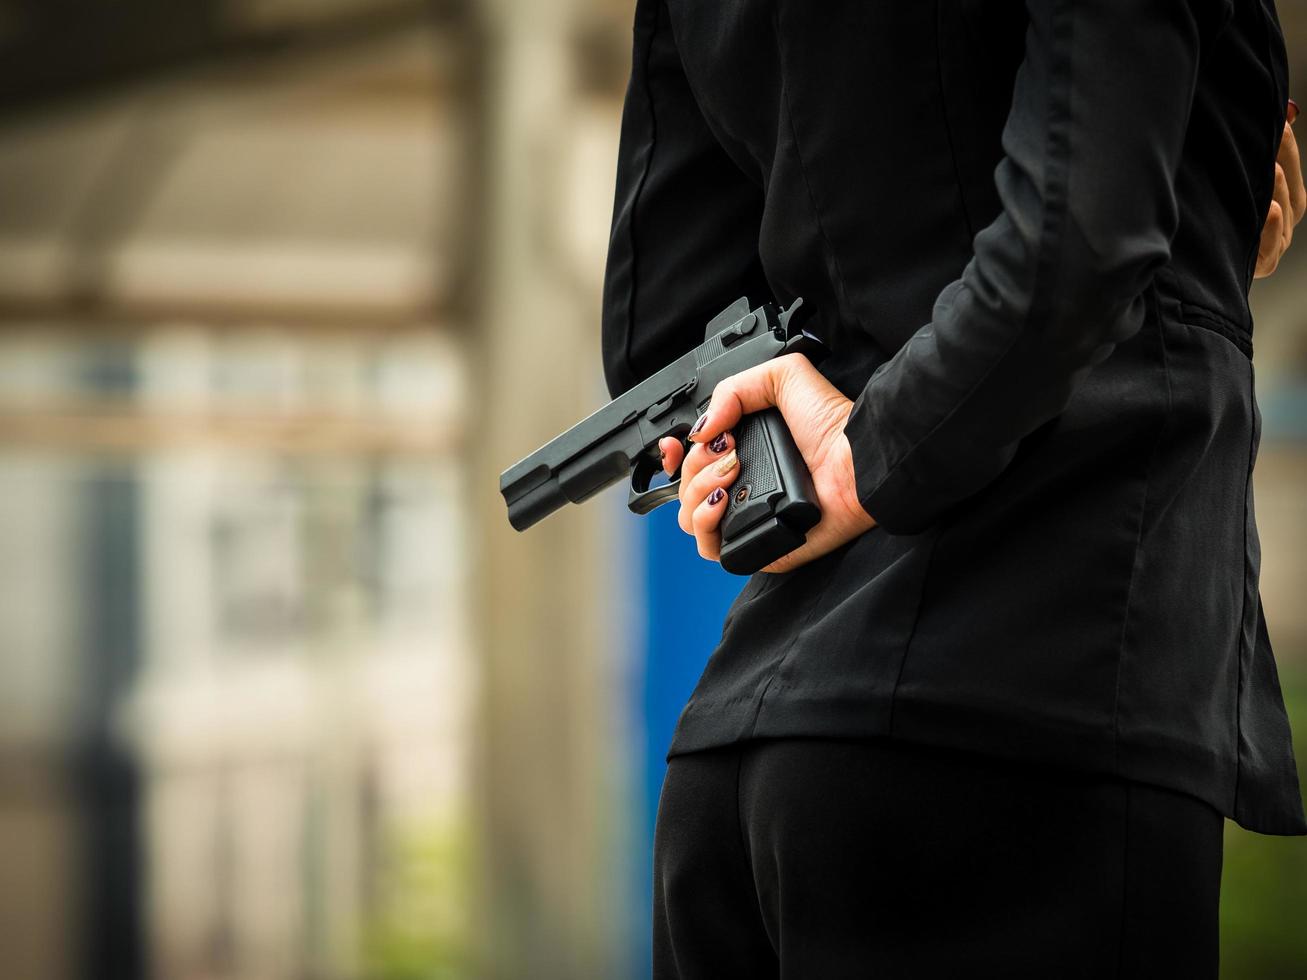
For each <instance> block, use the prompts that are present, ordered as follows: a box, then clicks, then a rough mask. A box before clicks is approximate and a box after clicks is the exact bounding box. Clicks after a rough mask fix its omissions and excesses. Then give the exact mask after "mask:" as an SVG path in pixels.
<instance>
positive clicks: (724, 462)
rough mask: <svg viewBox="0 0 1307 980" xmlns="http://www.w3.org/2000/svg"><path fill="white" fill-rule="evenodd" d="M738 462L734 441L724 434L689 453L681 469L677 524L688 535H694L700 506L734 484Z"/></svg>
mask: <svg viewBox="0 0 1307 980" xmlns="http://www.w3.org/2000/svg"><path fill="white" fill-rule="evenodd" d="M738 472H739V460H738V458H737V457H736V455H735V439H734V437H733V436H732V435H731V433H729V432H723V433H721V434H719V435H718V437H717V438H716V439H714V440H712V442H710V443H708V444H707V445H695V446H694V447H692V448H691V449H690V452H689V454H688V455H687V456H686V458H685V462H684V463H683V464H682V466H681V489H680V497H681V509H680V512H679V514H678V515H677V518H676V522H677V524H679V525H680V527H681V530H682V531H684V532H685V533H686V534H694V533H695V530H694V512H695V510H696V509H697V508H698V506H699V504H700V503H702V502H703V500H704V499H705V498H706V497H708V495H709V494H711V493H712V492H713V490H715V489H717V488H718V487H723V488H724V487H728V486H730V485H731V484H732V483H733V482H735V477H736V474H737V473H738Z"/></svg>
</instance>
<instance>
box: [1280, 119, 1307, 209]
mask: <svg viewBox="0 0 1307 980" xmlns="http://www.w3.org/2000/svg"><path fill="white" fill-rule="evenodd" d="M1275 162H1276V163H1278V164H1279V165H1280V170H1281V172H1283V174H1284V177H1285V182H1286V183H1287V184H1288V188H1289V208H1290V213H1291V214H1292V218H1293V220H1292V221H1291V222H1290V224H1292V225H1296V224H1297V223H1298V222H1299V221H1301V220H1302V218H1303V214H1304V213H1307V187H1304V185H1303V176H1302V158H1301V157H1300V156H1299V153H1298V141H1297V140H1296V139H1295V138H1294V135H1293V128H1292V127H1291V126H1290V124H1289V123H1285V124H1284V136H1283V137H1281V139H1280V152H1279V154H1278V155H1277V156H1276V158H1275ZM1276 180H1277V181H1278V180H1279V176H1278V174H1277V177H1276Z"/></svg>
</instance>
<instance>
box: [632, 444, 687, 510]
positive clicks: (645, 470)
mask: <svg viewBox="0 0 1307 980" xmlns="http://www.w3.org/2000/svg"><path fill="white" fill-rule="evenodd" d="M661 471H662V467H661V466H656V465H654V464H653V463H652V461H650V460H649V459H648V458H645V457H642V458H641V459H640V461H639V462H638V463H636V464H635V469H634V470H632V471H631V492H630V496H629V497H628V498H627V501H626V506H627V507H628V508H629V509H630V511H631V513H633V514H648V513H649V512H650V511H652V510H655V509H657V508H659V507H661V506H662V505H663V504H668V503H671V502H672V501H673V500H676V499H677V498H678V497H679V496H680V493H681V471H680V470H679V469H678V470H677V471H676V478H675V479H674V480H672V481H670V482H669V483H667V484H666V485H665V486H661V487H654V488H653V489H652V490H650V489H649V481H650V480H652V479H653V478H654V476H655V475H656V474H657V473H659V472H661Z"/></svg>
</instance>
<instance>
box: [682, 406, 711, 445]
mask: <svg viewBox="0 0 1307 980" xmlns="http://www.w3.org/2000/svg"><path fill="white" fill-rule="evenodd" d="M707 421H708V413H707V412H704V413H703V414H702V415H700V416H699V420H698V421H697V422H695V423H694V428H693V429H691V430H690V436H697V435H698V434H699V430H700V429H702V428H703V426H704V423H705V422H707ZM690 436H687V437H686V438H687V439H688V438H690Z"/></svg>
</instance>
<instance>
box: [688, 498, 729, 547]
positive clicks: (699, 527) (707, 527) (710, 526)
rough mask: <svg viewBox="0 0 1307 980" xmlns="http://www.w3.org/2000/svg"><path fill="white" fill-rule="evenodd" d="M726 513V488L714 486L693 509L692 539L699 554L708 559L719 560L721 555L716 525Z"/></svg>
mask: <svg viewBox="0 0 1307 980" xmlns="http://www.w3.org/2000/svg"><path fill="white" fill-rule="evenodd" d="M725 513H726V488H725V487H714V488H713V491H712V493H710V494H708V496H706V497H704V498H703V502H702V503H701V504H699V506H698V507H696V508H695V509H694V518H693V520H692V526H693V530H694V541H695V544H696V545H698V547H699V556H700V557H701V558H707V559H709V560H710V561H720V560H721V557H722V539H721V535H720V534H718V533H717V526H718V525H719V524H721V522H722V515H723V514H725Z"/></svg>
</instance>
